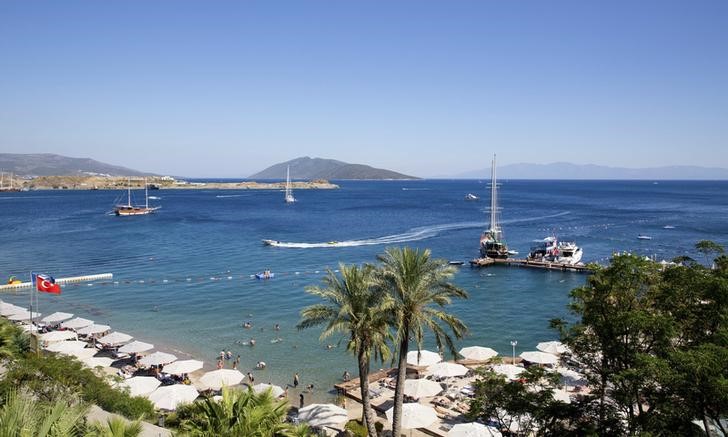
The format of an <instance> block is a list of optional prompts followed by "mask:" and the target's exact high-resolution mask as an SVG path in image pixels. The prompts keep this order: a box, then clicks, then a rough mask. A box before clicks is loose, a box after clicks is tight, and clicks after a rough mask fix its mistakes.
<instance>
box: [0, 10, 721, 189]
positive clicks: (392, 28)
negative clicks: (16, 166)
mask: <svg viewBox="0 0 728 437" xmlns="http://www.w3.org/2000/svg"><path fill="white" fill-rule="evenodd" d="M727 50H728V2H726V1H724V0H717V1H695V2H688V1H683V2H671V1H639V2H635V1H609V2H591V1H573V2H562V1H553V2H552V1H548V2H547V1H519V2H483V1H477V2H475V1H473V2H470V1H454V2H449V1H448V2H446V1H439V2H438V1H430V0H418V1H397V2H392V1H386V2H385V1H367V2H364V1H361V2H354V1H340V0H337V1H297V2H283V1H259V2H255V1H250V2H207V1H196V2H189V1H171V0H170V1H118V2H108V1H85V2H80V1H46V2H43V1H23V0H20V1H12V0H5V1H3V2H0V152H10V153H39V152H50V153H59V154H63V155H69V156H76V157H91V158H94V159H98V160H101V161H105V162H109V163H113V164H119V165H125V166H129V167H132V168H136V169H140V170H146V171H152V172H157V173H169V174H179V175H188V176H225V177H240V176H246V175H248V174H250V173H253V172H255V171H257V170H260V169H262V168H264V167H267V166H268V165H271V164H274V163H276V162H280V161H284V160H288V159H292V158H295V157H298V156H304V155H308V156H317V157H325V158H333V159H340V160H344V161H349V162H357V163H366V164H370V165H374V166H380V167H386V168H391V169H394V170H398V171H402V172H404V173H408V174H414V175H418V176H433V175H447V174H454V173H459V172H462V171H467V170H473V169H478V168H487V167H488V166H489V162H490V159H491V156H492V154H493V153H497V154H498V156H499V162H500V163H502V164H509V163H517V162H534V163H548V162H553V161H570V162H575V163H595V164H603V165H613V166H625V167H646V166H660V165H675V164H691V165H704V166H718V167H728V144H726V143H727V139H728V55H726V53H728V51H727Z"/></svg>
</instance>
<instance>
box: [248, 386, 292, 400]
mask: <svg viewBox="0 0 728 437" xmlns="http://www.w3.org/2000/svg"><path fill="white" fill-rule="evenodd" d="M266 390H270V394H271V395H272V396H273V397H274V398H277V397H279V396H281V395H282V394H283V393H285V390H283V389H282V388H280V387H279V386H277V385H271V384H256V385H254V386H253V391H254V392H256V393H263V392H264V391H266Z"/></svg>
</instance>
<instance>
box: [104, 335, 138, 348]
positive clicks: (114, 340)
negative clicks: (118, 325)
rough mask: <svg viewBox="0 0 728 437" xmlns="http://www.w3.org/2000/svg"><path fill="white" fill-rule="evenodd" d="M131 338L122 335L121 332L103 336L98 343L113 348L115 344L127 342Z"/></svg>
mask: <svg viewBox="0 0 728 437" xmlns="http://www.w3.org/2000/svg"><path fill="white" fill-rule="evenodd" d="M132 338H134V337H132V336H131V335H129V334H124V333H123V332H112V333H111V334H109V335H105V336H103V337H101V338H99V339H98V342H99V343H101V344H106V345H110V346H115V345H117V344H122V343H126V342H127V341H129V340H131V339H132Z"/></svg>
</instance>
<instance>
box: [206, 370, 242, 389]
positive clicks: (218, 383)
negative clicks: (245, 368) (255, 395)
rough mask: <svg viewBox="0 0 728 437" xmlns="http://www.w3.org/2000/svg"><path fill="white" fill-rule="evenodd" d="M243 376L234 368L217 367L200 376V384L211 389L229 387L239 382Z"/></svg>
mask: <svg viewBox="0 0 728 437" xmlns="http://www.w3.org/2000/svg"><path fill="white" fill-rule="evenodd" d="M243 378H245V375H243V374H242V373H241V372H240V371H238V370H235V369H218V370H213V371H212V372H207V373H205V374H204V375H202V378H200V384H202V385H204V386H205V387H207V388H211V389H213V390H220V389H221V388H222V386H226V387H230V386H233V385H237V384H240V382H241V381H242V380H243Z"/></svg>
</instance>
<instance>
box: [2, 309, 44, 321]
mask: <svg viewBox="0 0 728 437" xmlns="http://www.w3.org/2000/svg"><path fill="white" fill-rule="evenodd" d="M40 316H41V313H36V312H35V311H33V313H31V312H30V311H25V312H22V313H15V314H11V315H9V316H8V320H12V321H14V322H28V321H30V319H37V318H38V317H40Z"/></svg>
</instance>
